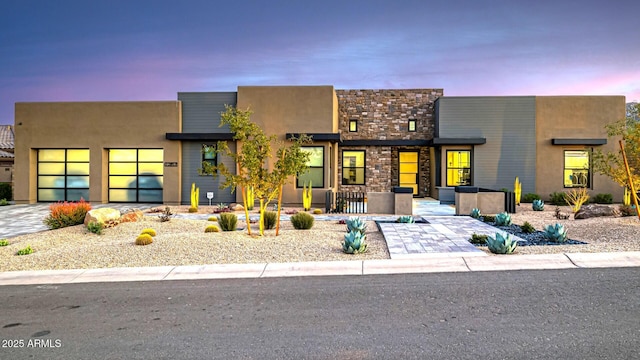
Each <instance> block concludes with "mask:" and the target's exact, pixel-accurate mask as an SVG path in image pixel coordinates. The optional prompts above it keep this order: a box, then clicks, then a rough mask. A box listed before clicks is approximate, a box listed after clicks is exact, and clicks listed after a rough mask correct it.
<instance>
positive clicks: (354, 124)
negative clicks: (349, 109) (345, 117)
mask: <svg viewBox="0 0 640 360" xmlns="http://www.w3.org/2000/svg"><path fill="white" fill-rule="evenodd" d="M357 131H358V120H349V132H357Z"/></svg>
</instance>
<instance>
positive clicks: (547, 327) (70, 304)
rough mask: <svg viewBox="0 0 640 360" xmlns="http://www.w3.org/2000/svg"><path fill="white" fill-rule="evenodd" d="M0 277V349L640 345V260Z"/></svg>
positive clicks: (583, 351)
mask: <svg viewBox="0 0 640 360" xmlns="http://www.w3.org/2000/svg"><path fill="white" fill-rule="evenodd" d="M0 291H1V294H2V296H1V299H2V300H1V305H2V310H1V313H0V340H1V341H2V344H1V345H2V347H0V359H89V358H94V359H637V358H638V349H640V268H615V269H568V270H535V271H499V272H470V273H437V274H398V275H375V276H374V275H367V276H331V277H298V278H261V279H229V280H197V281H193V280H189V281H153V282H118V283H85V284H68V285H30V286H3V287H1V288H0Z"/></svg>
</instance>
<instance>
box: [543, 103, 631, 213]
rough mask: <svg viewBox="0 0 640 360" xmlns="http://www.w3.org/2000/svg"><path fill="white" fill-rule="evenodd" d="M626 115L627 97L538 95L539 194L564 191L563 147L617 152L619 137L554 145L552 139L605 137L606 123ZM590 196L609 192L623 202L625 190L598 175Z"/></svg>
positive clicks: (564, 148)
mask: <svg viewBox="0 0 640 360" xmlns="http://www.w3.org/2000/svg"><path fill="white" fill-rule="evenodd" d="M624 117H625V98H624V96H538V97H536V139H537V140H536V148H537V149H536V193H537V194H539V195H540V196H541V197H542V198H543V199H548V197H549V194H550V193H552V192H554V191H563V190H566V189H564V184H563V169H564V150H581V149H588V148H594V149H596V148H598V149H601V150H602V151H617V149H618V139H617V138H616V139H608V140H607V144H606V145H601V146H581V145H570V146H564V145H552V144H551V140H552V139H566V138H571V139H605V138H607V132H606V130H605V128H604V126H605V124H607V123H611V122H614V121H616V120H619V119H623V118H624ZM592 179H593V180H592V183H591V185H592V187H591V189H589V193H590V194H591V195H595V194H598V193H610V194H612V195H613V198H614V201H615V202H620V201H622V193H623V189H622V188H621V187H620V186H619V185H618V184H616V183H615V182H613V181H611V180H610V179H609V178H608V177H605V176H602V175H598V174H595V173H594V175H593V178H592Z"/></svg>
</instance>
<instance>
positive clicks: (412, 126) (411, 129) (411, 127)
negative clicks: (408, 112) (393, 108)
mask: <svg viewBox="0 0 640 360" xmlns="http://www.w3.org/2000/svg"><path fill="white" fill-rule="evenodd" d="M415 131H416V120H415V119H411V120H409V132H415Z"/></svg>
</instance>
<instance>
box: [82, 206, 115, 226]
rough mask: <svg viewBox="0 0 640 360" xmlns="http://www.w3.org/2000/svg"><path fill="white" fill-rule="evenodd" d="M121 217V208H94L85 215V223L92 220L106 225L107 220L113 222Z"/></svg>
mask: <svg viewBox="0 0 640 360" xmlns="http://www.w3.org/2000/svg"><path fill="white" fill-rule="evenodd" d="M119 218H120V210H117V209H113V208H100V209H93V210H89V212H87V215H86V216H85V217H84V224H85V225H87V224H88V223H90V222H97V223H100V224H103V225H104V224H105V223H107V222H112V221H115V220H118V219H119Z"/></svg>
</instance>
